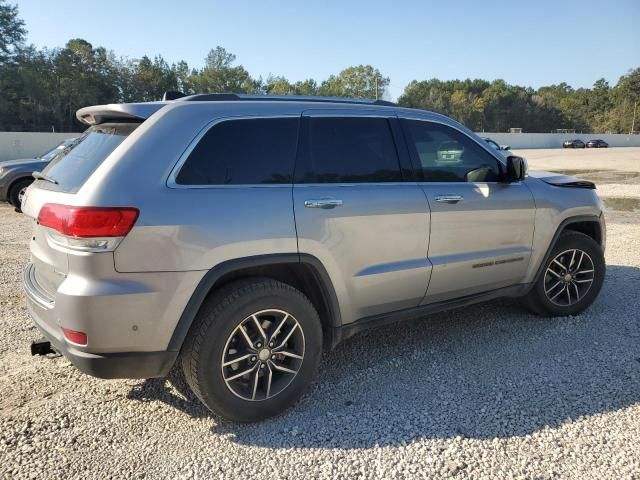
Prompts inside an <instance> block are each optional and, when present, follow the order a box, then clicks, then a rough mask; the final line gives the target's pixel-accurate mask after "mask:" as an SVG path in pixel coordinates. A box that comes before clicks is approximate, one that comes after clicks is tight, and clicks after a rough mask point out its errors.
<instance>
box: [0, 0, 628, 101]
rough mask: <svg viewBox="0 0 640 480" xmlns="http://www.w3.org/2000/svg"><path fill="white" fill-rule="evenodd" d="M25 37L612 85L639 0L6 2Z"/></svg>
mask: <svg viewBox="0 0 640 480" xmlns="http://www.w3.org/2000/svg"><path fill="white" fill-rule="evenodd" d="M9 2H10V3H17V4H18V8H19V15H20V17H21V18H22V19H23V20H24V21H25V22H26V27H27V30H28V37H27V40H28V43H33V44H35V45H36V46H38V47H45V46H46V47H49V48H53V47H62V46H64V44H65V43H66V41H67V40H69V39H70V38H84V39H85V40H88V41H89V42H91V43H92V44H93V45H94V46H103V47H105V48H107V49H109V50H113V51H114V52H115V54H116V55H118V56H124V57H129V58H139V57H141V56H142V55H145V54H146V55H149V56H154V55H156V54H161V55H162V56H163V57H164V58H165V59H166V60H167V61H169V62H170V63H173V62H177V61H178V60H186V61H187V62H188V63H189V66H191V67H201V66H202V65H203V63H204V58H205V56H206V55H207V53H208V51H209V50H210V49H212V48H215V47H216V46H217V45H220V46H223V47H224V48H226V49H227V51H229V52H231V53H234V54H235V55H236V56H237V60H236V62H237V64H241V65H243V66H244V67H245V68H246V69H247V70H248V71H249V73H250V74H251V75H252V76H254V77H257V76H260V75H261V76H262V77H263V78H266V77H267V76H268V75H269V74H274V75H283V76H285V77H286V78H288V79H289V80H290V81H297V80H303V79H305V78H309V77H311V78H314V79H316V80H317V81H321V80H323V79H325V78H327V77H328V76H329V75H331V74H337V73H339V72H340V71H341V70H343V69H344V68H346V67H349V66H351V65H359V64H371V65H373V66H374V67H376V68H378V69H379V70H380V71H381V72H382V74H383V75H385V76H388V77H390V79H391V83H390V86H389V89H388V90H389V94H390V97H391V98H392V99H396V98H397V97H398V96H399V95H400V94H401V93H402V91H403V89H404V87H405V86H406V85H407V84H408V83H409V82H410V81H412V80H425V79H429V78H439V79H441V80H452V79H456V78H458V79H464V78H482V79H486V80H494V79H497V78H502V79H504V80H505V81H507V82H508V83H511V84H516V85H524V86H532V87H534V88H538V87H540V86H542V85H550V84H553V83H560V82H566V83H568V84H569V85H571V86H573V87H575V88H579V87H590V86H591V85H593V83H594V82H595V81H596V80H597V79H599V78H603V77H604V78H605V79H606V80H608V81H609V82H610V83H611V84H615V83H616V82H617V80H618V78H619V77H620V76H621V75H623V74H625V73H627V72H628V71H629V70H630V69H632V68H635V67H640V0H607V1H606V2H605V1H604V0H600V1H592V0H583V1H575V0H566V1H565V0H554V1H549V0H534V1H531V0H528V1H526V0H525V1H523V0H511V1H500V2H499V1H492V0H476V1H469V0H449V1H426V0H425V1H419V0H406V1H402V0H396V1H384V2H381V1H376V0H369V1H361V0H341V1H337V0H322V1H314V2H308V1H307V2H305V1H304V0H297V1H278V0H271V1H265V0H262V1H253V0H245V1H243V2H239V1H236V2H230V1H228V2H222V1H213V0H209V1H205V0H197V1H196V0H192V1H190V0H183V1H182V2H177V1H175V0H172V1H169V0H154V1H152V0H146V1H142V0H109V1H92V2H90V1H86V0H85V1H75V0H9Z"/></svg>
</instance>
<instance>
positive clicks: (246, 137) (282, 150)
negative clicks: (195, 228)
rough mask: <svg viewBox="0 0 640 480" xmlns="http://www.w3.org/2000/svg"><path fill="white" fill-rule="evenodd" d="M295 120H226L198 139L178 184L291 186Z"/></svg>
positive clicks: (295, 138) (181, 171)
mask: <svg viewBox="0 0 640 480" xmlns="http://www.w3.org/2000/svg"><path fill="white" fill-rule="evenodd" d="M298 123H299V118H298V117H295V118H294V117H291V118H259V119H244V120H227V121H224V122H221V123H218V124H216V125H214V126H213V127H211V129H210V130H209V131H208V132H207V133H206V134H205V135H204V136H203V137H202V138H201V139H200V141H199V142H198V144H197V145H196V146H195V148H194V149H193V150H192V151H191V153H190V154H189V157H188V158H187V160H186V162H185V163H184V165H183V166H182V168H181V169H180V172H179V173H178V175H177V177H176V183H178V184H180V185H243V184H244V185H247V184H249V185H250V184H261V183H291V181H292V180H291V177H292V174H293V164H294V161H295V155H296V145H297V141H298Z"/></svg>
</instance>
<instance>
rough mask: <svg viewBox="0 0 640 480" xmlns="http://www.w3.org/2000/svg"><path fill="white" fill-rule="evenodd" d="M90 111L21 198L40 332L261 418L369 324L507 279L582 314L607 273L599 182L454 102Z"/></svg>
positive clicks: (130, 371)
mask: <svg viewBox="0 0 640 480" xmlns="http://www.w3.org/2000/svg"><path fill="white" fill-rule="evenodd" d="M77 117H78V119H80V120H81V121H83V122H85V123H86V124H88V125H90V128H89V129H88V130H87V131H86V132H85V133H84V135H83V136H82V137H81V138H80V140H79V141H78V142H77V143H76V144H75V145H74V146H73V148H71V149H70V150H69V151H68V152H66V154H65V155H62V156H58V157H56V158H55V159H54V160H53V161H52V162H51V163H50V164H49V166H48V167H47V168H46V169H45V170H44V171H43V172H42V174H41V175H40V176H39V179H38V180H37V181H36V182H35V183H34V184H33V185H32V186H31V187H29V189H27V192H26V195H25V199H24V201H23V211H24V212H25V214H26V215H28V216H30V217H31V218H33V224H34V226H33V239H32V240H31V261H30V263H29V264H28V265H27V266H26V269H25V271H24V280H23V282H24V289H25V291H26V295H27V300H28V307H29V310H30V312H31V315H32V317H33V319H34V321H35V323H36V325H37V326H38V328H39V329H40V330H41V332H42V333H43V334H44V337H45V340H43V341H42V342H40V343H37V344H36V346H38V347H43V346H45V345H46V346H49V345H50V346H52V347H53V348H54V349H55V350H57V351H59V352H61V353H63V354H64V355H65V356H66V357H67V358H68V359H69V360H70V361H71V362H72V363H73V364H74V365H75V366H77V367H78V368H79V369H80V370H82V371H84V372H87V373H89V374H91V375H94V376H98V377H102V378H123V377H124V378H147V377H157V376H164V375H166V374H167V372H169V370H170V369H171V368H172V367H173V366H174V365H178V366H180V367H181V368H182V370H183V371H184V374H185V377H186V380H187V382H188V384H189V385H190V386H191V388H192V389H193V391H194V392H195V394H196V395H197V396H198V397H199V398H200V400H202V402H203V403H204V404H205V405H206V406H207V407H208V408H209V409H211V410H212V411H214V412H216V413H217V414H219V415H221V416H223V417H226V418H229V419H233V420H237V421H255V420H258V419H262V418H265V417H268V416H271V415H275V414H278V413H279V412H282V411H283V410H284V409H285V408H287V407H288V406H289V405H291V404H292V403H294V402H295V400H296V399H297V398H298V397H299V396H300V395H301V393H302V392H303V390H304V388H305V387H306V386H307V385H308V384H309V382H310V381H311V380H312V379H313V378H314V375H315V373H316V370H317V368H318V364H319V360H320V356H321V352H322V350H323V347H324V348H334V347H336V346H337V345H338V344H339V343H340V342H341V341H342V340H344V339H345V338H348V337H350V336H351V335H353V334H355V333H357V332H360V331H362V330H364V329H366V328H369V327H372V326H376V325H382V324H386V323H389V322H394V321H397V320H402V319H409V318H419V317H424V316H426V315H427V314H429V313H432V312H436V311H441V310H446V309H450V308H454V307H465V308H473V306H472V305H473V304H475V303H477V302H481V301H485V300H489V299H493V298H496V297H519V298H521V299H522V301H523V303H524V304H525V305H526V306H528V307H529V308H530V309H531V310H533V311H534V312H536V313H538V314H540V315H545V316H567V315H577V314H579V313H580V312H582V311H583V310H584V309H585V308H587V307H588V306H589V305H590V304H591V303H592V302H593V301H594V300H595V298H596V296H597V295H598V292H599V291H600V288H601V286H602V282H603V279H604V273H605V263H604V256H603V251H604V248H605V224H604V219H603V206H602V203H601V202H600V200H599V199H598V196H597V195H596V193H595V190H594V188H595V187H594V185H593V184H592V183H590V182H587V181H583V180H579V179H576V178H573V177H567V176H562V175H557V174H552V173H545V172H539V173H527V167H526V162H525V161H524V160H523V159H521V158H519V157H513V156H511V157H509V158H504V157H503V156H502V155H500V154H499V153H498V152H497V151H495V150H494V149H492V148H491V147H489V145H487V143H486V142H485V141H484V140H483V139H482V138H480V137H478V136H477V135H475V134H474V133H472V132H471V131H469V130H468V129H467V128H465V127H464V126H462V125H460V124H459V123H457V122H455V121H454V120H451V119H449V118H447V117H444V116H442V115H438V114H435V113H430V112H426V111H421V110H412V109H405V108H400V107H398V106H396V105H393V104H389V103H386V102H380V101H376V102H371V101H360V100H346V99H327V98H314V97H310V98H303V97H267V96H243V95H230V94H225V95H215V94H209V95H195V96H190V97H184V98H180V99H178V100H173V101H163V102H152V103H140V104H119V105H102V106H95V107H87V108H83V109H81V110H79V111H78V113H77ZM443 142H452V144H455V145H456V148H457V150H456V151H457V152H458V154H457V155H458V158H457V159H456V161H455V162H444V163H442V162H440V161H439V158H440V157H441V155H440V157H439V152H441V150H440V146H441V145H443ZM38 349H39V348H36V350H38ZM372 354H374V352H372Z"/></svg>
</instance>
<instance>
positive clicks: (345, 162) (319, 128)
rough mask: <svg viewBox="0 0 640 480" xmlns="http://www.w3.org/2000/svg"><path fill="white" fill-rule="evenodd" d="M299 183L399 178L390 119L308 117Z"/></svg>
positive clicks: (379, 180) (361, 181)
mask: <svg viewBox="0 0 640 480" xmlns="http://www.w3.org/2000/svg"><path fill="white" fill-rule="evenodd" d="M303 132H304V136H303V138H302V143H301V154H300V156H299V157H298V158H299V162H298V165H297V166H296V182H298V183H365V182H367V183H377V182H398V181H402V175H401V172H400V166H399V162H398V154H397V151H396V147H395V143H394V141H393V135H392V133H391V127H390V125H389V121H388V120H387V119H386V118H375V117H307V118H306V125H305V128H304V129H303Z"/></svg>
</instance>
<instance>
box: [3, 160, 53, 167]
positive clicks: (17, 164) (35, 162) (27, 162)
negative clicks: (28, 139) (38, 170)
mask: <svg viewBox="0 0 640 480" xmlns="http://www.w3.org/2000/svg"><path fill="white" fill-rule="evenodd" d="M47 163H49V162H45V161H43V160H41V159H39V158H19V159H17V160H5V161H4V162H0V168H4V167H22V166H28V165H38V164H42V165H46V164H47Z"/></svg>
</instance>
